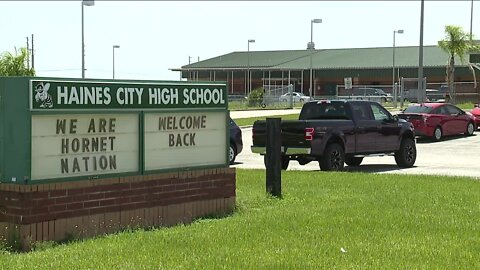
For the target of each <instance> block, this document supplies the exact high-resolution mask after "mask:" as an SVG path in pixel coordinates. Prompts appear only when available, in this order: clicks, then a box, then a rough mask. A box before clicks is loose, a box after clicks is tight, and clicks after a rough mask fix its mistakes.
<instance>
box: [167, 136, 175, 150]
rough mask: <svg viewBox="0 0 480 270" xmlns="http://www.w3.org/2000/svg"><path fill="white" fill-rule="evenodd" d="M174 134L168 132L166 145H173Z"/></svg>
mask: <svg viewBox="0 0 480 270" xmlns="http://www.w3.org/2000/svg"><path fill="white" fill-rule="evenodd" d="M174 138H175V136H174V135H173V134H168V146H170V147H172V146H175V141H174V140H173V139H174Z"/></svg>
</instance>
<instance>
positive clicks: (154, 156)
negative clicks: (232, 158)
mask: <svg viewBox="0 0 480 270" xmlns="http://www.w3.org/2000/svg"><path fill="white" fill-rule="evenodd" d="M144 126H145V133H144V136H145V145H144V153H145V158H144V159H145V161H144V162H145V170H159V169H172V168H185V167H193V166H208V165H224V164H226V163H227V155H226V149H228V147H227V136H226V135H227V130H226V129H227V114H225V112H222V111H220V112H182V113H145V122H144Z"/></svg>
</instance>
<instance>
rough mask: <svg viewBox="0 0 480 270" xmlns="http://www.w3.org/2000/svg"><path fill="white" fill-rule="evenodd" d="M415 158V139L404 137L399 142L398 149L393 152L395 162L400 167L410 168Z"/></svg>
mask: <svg viewBox="0 0 480 270" xmlns="http://www.w3.org/2000/svg"><path fill="white" fill-rule="evenodd" d="M416 159H417V148H416V146H415V141H413V139H411V138H404V139H403V140H402V143H401V144H400V149H398V151H397V152H395V162H397V166H398V167H400V168H410V167H413V164H415V160H416Z"/></svg>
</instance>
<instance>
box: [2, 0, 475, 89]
mask: <svg viewBox="0 0 480 270" xmlns="http://www.w3.org/2000/svg"><path fill="white" fill-rule="evenodd" d="M81 3H82V2H81V1H79V0H77V1H0V53H2V52H5V51H9V52H12V53H13V52H14V50H15V48H20V47H26V45H27V37H28V38H29V39H30V41H29V42H30V44H31V36H32V34H33V35H34V54H35V70H36V74H37V76H45V77H65V78H81V76H82V73H81V67H82V49H81V48H82V41H81V40H82V39H81V37H82V27H81V25H82V23H81V21H82V15H81V10H82V4H81ZM471 3H472V1H471V0H464V1H462V0H456V1H434V0H425V2H424V33H423V45H424V46H426V45H436V44H437V42H438V41H439V40H441V39H443V38H444V37H445V32H444V28H445V25H457V26H461V27H462V28H463V29H464V31H466V32H468V33H469V32H470V21H471V15H470V14H471V10H472V9H471ZM420 8H421V1H420V0H410V1H359V0H357V1H198V0H197V1H105V0H104V1H95V2H94V5H93V6H84V37H85V68H86V72H85V74H86V78H95V79H111V78H112V77H113V51H115V78H116V79H138V80H180V73H179V72H176V71H171V70H170V69H171V68H180V67H181V66H183V65H187V64H189V59H190V62H191V63H195V62H197V61H198V60H200V61H202V60H206V59H209V58H213V57H217V56H220V55H224V54H228V53H231V52H235V51H247V49H248V40H249V39H255V43H250V51H276V50H303V49H306V47H307V43H308V42H309V41H310V38H311V20H312V19H322V23H315V24H313V41H314V43H315V48H316V49H336V48H369V47H392V46H393V36H394V32H393V31H394V30H399V29H402V30H404V33H403V34H396V35H395V46H396V47H400V46H419V44H420V14H421V10H420ZM472 30H473V31H472V32H473V35H474V36H475V37H480V0H474V2H473V28H472ZM113 45H119V46H120V48H117V49H113ZM189 57H190V58H189Z"/></svg>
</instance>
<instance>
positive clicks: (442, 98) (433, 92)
mask: <svg viewBox="0 0 480 270" xmlns="http://www.w3.org/2000/svg"><path fill="white" fill-rule="evenodd" d="M417 94H418V89H405V90H404V93H403V100H404V101H408V102H412V103H414V102H417V101H418V96H417ZM425 98H426V101H427V102H446V101H447V100H446V99H447V92H445V91H442V90H437V89H425Z"/></svg>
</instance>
